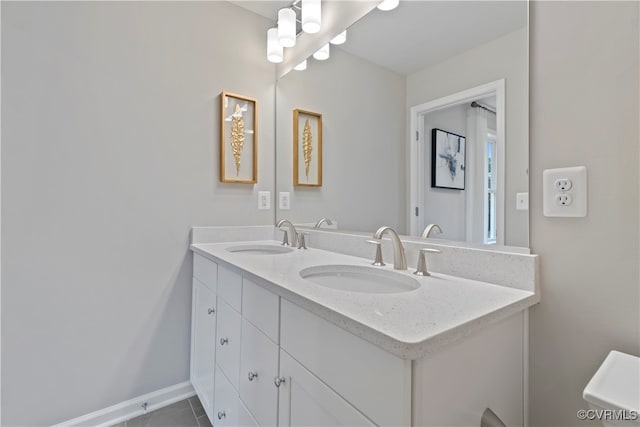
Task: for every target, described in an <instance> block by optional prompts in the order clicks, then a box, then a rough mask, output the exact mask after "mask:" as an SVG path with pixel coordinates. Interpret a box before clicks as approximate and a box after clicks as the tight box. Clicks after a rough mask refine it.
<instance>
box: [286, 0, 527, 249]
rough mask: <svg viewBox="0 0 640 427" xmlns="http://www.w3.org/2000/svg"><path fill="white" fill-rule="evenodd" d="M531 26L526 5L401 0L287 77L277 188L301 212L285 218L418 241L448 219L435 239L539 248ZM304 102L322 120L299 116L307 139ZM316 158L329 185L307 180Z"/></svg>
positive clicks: (351, 29) (362, 21)
mask: <svg viewBox="0 0 640 427" xmlns="http://www.w3.org/2000/svg"><path fill="white" fill-rule="evenodd" d="M527 25H528V4H527V2H525V1H506V2H505V1H495V2H492V1H468V2H467V1H401V2H400V5H399V6H398V8H397V9H395V10H393V11H390V12H382V11H379V10H377V9H374V10H372V11H371V12H370V13H369V14H367V15H366V16H365V17H363V18H362V19H360V20H358V22H355V23H354V24H353V25H351V26H350V27H349V28H348V31H347V41H346V43H344V44H343V45H340V46H333V45H332V46H331V48H330V49H331V50H330V57H329V59H327V60H324V61H319V60H315V59H311V58H310V59H309V60H308V63H307V69H306V70H304V71H291V72H289V73H287V74H286V75H285V76H283V77H282V78H280V79H279V80H278V82H277V89H276V151H277V152H276V194H278V193H289V203H288V205H289V206H288V208H289V209H281V206H280V203H278V202H279V201H280V200H279V197H277V198H276V217H277V218H278V219H279V218H287V219H290V220H291V221H292V222H294V223H297V224H309V225H313V224H314V223H315V222H316V221H317V220H319V219H320V218H322V217H328V218H331V220H332V221H333V222H334V224H337V228H338V229H340V230H349V231H361V232H373V231H375V230H376V229H377V228H378V227H380V226H382V225H390V226H392V227H394V228H395V229H396V230H398V231H399V232H400V233H401V234H405V235H413V236H419V235H420V234H421V233H422V231H423V229H424V228H425V226H427V225H428V224H431V223H435V224H438V225H440V228H441V229H442V234H439V235H434V236H432V237H436V238H442V239H446V240H454V241H466V242H471V243H473V244H488V245H507V246H521V247H526V246H528V228H529V226H528V211H527V210H526V209H523V208H526V200H527V195H528V191H529V190H528V186H529V179H528V150H529V147H528V91H529V88H528V26H527ZM295 110H302V111H305V112H312V113H314V114H317V115H321V118H322V120H321V123H322V131H321V133H319V132H318V131H317V129H315V127H314V126H316V125H317V123H318V122H317V120H315V121H314V120H311V121H310V122H309V126H306V124H307V123H305V122H304V120H302V121H301V119H300V116H299V115H298V116H297V117H298V118H297V119H296V120H297V122H298V123H296V126H295V129H297V132H298V135H294V111H295ZM310 117H315V116H310ZM320 137H321V138H322V146H321V151H320V150H319V149H318V148H319V147H317V146H316V145H314V144H316V143H317V142H319V141H317V140H318V139H319V138H320ZM294 142H295V143H297V144H298V156H297V161H298V163H299V167H298V168H297V169H298V171H299V172H298V178H299V179H297V181H298V182H297V184H294V172H293V170H294V167H293V161H294ZM320 154H321V155H322V158H321V159H319V158H318V156H319V155H320ZM305 162H307V163H308V164H310V165H311V166H309V168H310V170H314V169H313V167H318V165H321V167H322V181H321V185H304V184H305V181H304V180H305V179H306V178H307V177H306V176H305V175H304V174H303V173H301V172H300V171H303V172H304V170H306V169H305ZM311 175H312V176H311V177H310V178H308V179H310V180H311V181H310V183H309V184H317V183H318V182H317V177H316V175H313V174H311ZM286 205H287V203H286V201H285V204H284V205H283V206H282V207H285V208H286V207H287V206H286Z"/></svg>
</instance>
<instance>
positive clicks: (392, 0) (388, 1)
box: [378, 0, 400, 12]
mask: <svg viewBox="0 0 640 427" xmlns="http://www.w3.org/2000/svg"><path fill="white" fill-rule="evenodd" d="M399 4H400V0H382V2H380V4H379V5H378V9H380V10H384V11H385V12H386V11H388V10H393V9H395V8H396V7H398V5H399Z"/></svg>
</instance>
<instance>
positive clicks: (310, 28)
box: [302, 0, 322, 34]
mask: <svg viewBox="0 0 640 427" xmlns="http://www.w3.org/2000/svg"><path fill="white" fill-rule="evenodd" d="M321 12H322V11H321V5H320V0H302V31H304V32H305V33H309V34H314V33H317V32H318V31H320V25H321V23H322V17H321Z"/></svg>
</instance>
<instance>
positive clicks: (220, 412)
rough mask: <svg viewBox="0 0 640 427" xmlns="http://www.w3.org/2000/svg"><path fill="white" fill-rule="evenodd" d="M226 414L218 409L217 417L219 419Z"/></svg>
mask: <svg viewBox="0 0 640 427" xmlns="http://www.w3.org/2000/svg"><path fill="white" fill-rule="evenodd" d="M226 416H227V414H226V413H225V412H224V411H218V419H219V420H221V419H223V418H225V417H226Z"/></svg>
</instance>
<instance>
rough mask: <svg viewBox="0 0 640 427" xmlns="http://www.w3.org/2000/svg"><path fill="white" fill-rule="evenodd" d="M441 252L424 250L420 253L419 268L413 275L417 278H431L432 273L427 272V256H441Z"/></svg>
mask: <svg viewBox="0 0 640 427" xmlns="http://www.w3.org/2000/svg"><path fill="white" fill-rule="evenodd" d="M440 252H441V251H439V250H438V249H431V248H422V249H420V253H418V266H417V267H416V271H415V272H414V273H413V274H415V275H416V276H431V273H429V271H428V270H427V254H439V253H440Z"/></svg>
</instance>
